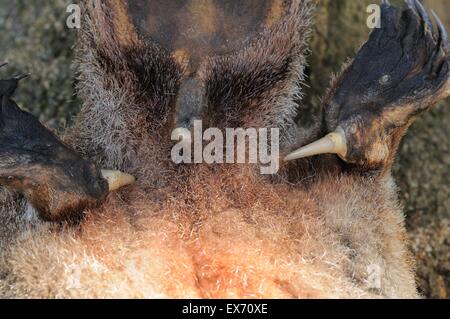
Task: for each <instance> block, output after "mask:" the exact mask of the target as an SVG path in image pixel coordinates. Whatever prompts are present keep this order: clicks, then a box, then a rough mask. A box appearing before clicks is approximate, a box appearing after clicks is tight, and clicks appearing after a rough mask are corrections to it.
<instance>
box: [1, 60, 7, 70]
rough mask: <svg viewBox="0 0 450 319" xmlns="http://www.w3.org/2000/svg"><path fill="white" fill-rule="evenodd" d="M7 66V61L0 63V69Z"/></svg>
mask: <svg viewBox="0 0 450 319" xmlns="http://www.w3.org/2000/svg"><path fill="white" fill-rule="evenodd" d="M7 64H8V61H3V62H0V68H1V67H3V66H5V65H7Z"/></svg>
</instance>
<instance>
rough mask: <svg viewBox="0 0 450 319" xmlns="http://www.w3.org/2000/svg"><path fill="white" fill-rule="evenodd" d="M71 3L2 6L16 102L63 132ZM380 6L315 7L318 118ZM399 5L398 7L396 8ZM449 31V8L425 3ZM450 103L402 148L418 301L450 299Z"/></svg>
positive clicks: (400, 166)
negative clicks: (20, 75)
mask: <svg viewBox="0 0 450 319" xmlns="http://www.w3.org/2000/svg"><path fill="white" fill-rule="evenodd" d="M76 2H77V1H66V0H52V1H42V0H13V1H11V0H0V60H8V61H10V66H8V67H6V68H5V69H4V70H2V71H1V74H2V76H6V75H11V74H13V73H14V72H28V73H31V74H32V76H31V78H30V79H27V80H26V81H24V82H23V83H22V85H21V89H20V94H17V97H16V100H17V102H18V103H19V104H20V105H21V106H22V107H23V108H25V109H28V110H29V111H31V112H32V113H34V114H35V115H36V116H38V117H39V119H40V120H41V121H42V122H44V123H45V124H47V125H48V126H50V127H52V128H54V129H56V130H63V129H64V128H65V127H66V126H67V125H69V124H70V118H71V117H72V116H73V115H74V114H76V113H77V111H78V109H79V106H80V103H79V101H78V100H77V98H76V96H75V78H74V70H73V69H72V65H71V63H72V59H73V53H74V51H73V46H74V44H75V39H76V31H74V30H70V29H67V28H66V26H65V21H66V18H67V16H68V14H67V13H66V7H67V5H69V4H71V3H76ZM377 2H378V1H377V0H318V10H317V16H316V24H315V30H314V35H313V40H312V53H311V56H310V58H309V60H310V66H309V68H308V74H309V75H310V77H309V80H308V82H309V83H308V85H309V86H310V88H307V89H306V91H307V96H306V98H305V100H304V102H303V104H304V105H305V106H307V107H308V108H309V110H310V111H311V112H312V113H313V112H316V111H317V109H318V105H319V103H320V98H321V96H322V95H323V93H324V92H325V90H326V88H327V87H328V83H329V79H330V75H331V74H332V73H333V72H338V71H339V70H340V68H341V65H342V63H343V62H345V61H346V60H347V59H348V58H349V57H353V56H354V54H355V52H356V51H357V49H358V48H359V47H360V46H361V45H362V44H363V43H364V41H365V40H366V39H367V37H368V34H369V29H368V28H367V27H366V24H365V23H366V19H367V17H368V13H366V8H367V6H368V5H369V4H371V3H377ZM391 2H392V3H395V4H400V3H401V0H397V1H396V0H391ZM423 2H424V4H425V5H426V7H427V8H429V9H433V10H434V11H435V12H436V13H437V14H438V15H439V17H441V19H442V20H443V22H444V23H445V24H446V26H447V27H448V30H449V31H450V5H449V3H448V1H447V0H423ZM449 104H450V101H446V102H443V103H441V104H440V105H438V106H437V107H435V108H434V109H433V110H432V111H431V112H429V113H427V114H426V115H424V116H422V117H421V118H420V119H419V120H418V121H417V122H416V123H415V124H414V125H413V127H412V128H411V129H410V130H409V132H408V135H407V136H406V137H405V139H404V141H403V143H402V146H401V148H400V152H399V157H398V161H397V163H396V165H395V168H394V175H395V178H396V181H397V183H398V185H399V194H400V198H401V202H402V204H403V205H404V207H405V214H406V215H407V227H408V231H409V236H410V238H411V249H412V251H413V253H414V255H415V257H416V260H417V281H418V285H419V287H420V291H421V293H422V294H423V295H424V296H426V297H430V298H449V297H450V185H449V181H450V152H449V149H450V105H449Z"/></svg>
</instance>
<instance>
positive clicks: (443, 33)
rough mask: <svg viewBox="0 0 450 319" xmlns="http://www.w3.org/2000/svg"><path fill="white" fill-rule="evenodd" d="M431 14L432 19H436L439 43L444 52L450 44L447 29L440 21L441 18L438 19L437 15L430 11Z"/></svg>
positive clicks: (448, 49)
mask: <svg viewBox="0 0 450 319" xmlns="http://www.w3.org/2000/svg"><path fill="white" fill-rule="evenodd" d="M431 13H432V14H433V17H434V19H435V20H436V24H437V27H438V31H439V45H440V46H441V47H442V48H443V49H444V51H445V52H446V53H448V52H449V51H450V44H449V43H448V33H447V30H446V29H445V27H444V24H443V23H442V21H441V19H439V17H438V15H437V14H436V13H435V12H434V11H431Z"/></svg>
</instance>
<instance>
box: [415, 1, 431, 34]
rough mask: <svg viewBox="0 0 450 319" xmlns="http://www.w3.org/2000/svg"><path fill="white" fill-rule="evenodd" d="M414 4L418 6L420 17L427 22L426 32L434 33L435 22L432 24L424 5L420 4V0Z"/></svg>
mask: <svg viewBox="0 0 450 319" xmlns="http://www.w3.org/2000/svg"><path fill="white" fill-rule="evenodd" d="M414 4H415V6H416V9H417V12H419V15H420V17H421V18H422V20H423V21H424V22H425V32H432V31H433V22H431V19H430V16H429V15H428V12H427V10H426V9H425V8H424V6H423V5H422V3H420V1H419V0H414Z"/></svg>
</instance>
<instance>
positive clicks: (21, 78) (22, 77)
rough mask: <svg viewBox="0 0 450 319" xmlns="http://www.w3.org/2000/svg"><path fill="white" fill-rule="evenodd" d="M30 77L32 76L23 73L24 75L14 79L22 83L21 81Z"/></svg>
mask: <svg viewBox="0 0 450 319" xmlns="http://www.w3.org/2000/svg"><path fill="white" fill-rule="evenodd" d="M29 76H30V73H23V74H18V75H16V76H15V77H13V78H12V79H13V80H15V81H20V80H23V79H26V78H27V77H29Z"/></svg>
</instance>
